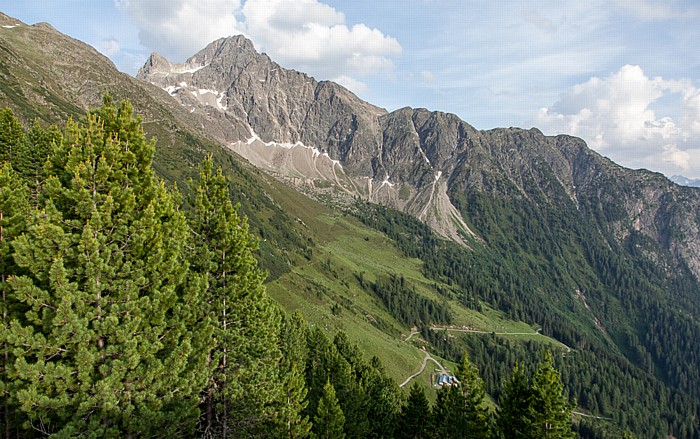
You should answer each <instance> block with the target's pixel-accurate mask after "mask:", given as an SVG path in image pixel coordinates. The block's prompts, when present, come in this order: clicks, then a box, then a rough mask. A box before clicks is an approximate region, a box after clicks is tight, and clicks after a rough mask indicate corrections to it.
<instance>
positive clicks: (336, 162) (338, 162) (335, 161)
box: [323, 152, 343, 169]
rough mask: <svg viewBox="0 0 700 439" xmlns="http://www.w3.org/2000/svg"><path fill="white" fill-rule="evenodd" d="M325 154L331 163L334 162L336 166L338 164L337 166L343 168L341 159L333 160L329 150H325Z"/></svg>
mask: <svg viewBox="0 0 700 439" xmlns="http://www.w3.org/2000/svg"><path fill="white" fill-rule="evenodd" d="M323 156H324V157H327V158H328V160H330V161H331V163H333V166H336V165H337V166H339V167H340V169H343V165H341V164H340V161H339V160H333V159H332V158H331V156H329V155H328V153H327V152H324V153H323Z"/></svg>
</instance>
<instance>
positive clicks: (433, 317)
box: [372, 274, 452, 326]
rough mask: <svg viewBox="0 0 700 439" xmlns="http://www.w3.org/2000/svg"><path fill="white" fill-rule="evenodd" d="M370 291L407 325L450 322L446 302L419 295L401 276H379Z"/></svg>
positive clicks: (395, 316)
mask: <svg viewBox="0 0 700 439" xmlns="http://www.w3.org/2000/svg"><path fill="white" fill-rule="evenodd" d="M372 291H374V292H375V294H377V296H379V298H380V299H382V302H383V303H384V305H385V306H386V307H387V309H388V310H389V313H391V315H392V316H394V318H396V319H397V320H398V321H400V322H401V323H403V324H405V325H407V326H419V325H428V324H431V323H443V324H449V323H452V315H451V314H450V310H449V308H448V307H447V305H446V304H444V303H438V302H435V301H434V300H430V299H426V298H425V297H423V296H421V295H419V294H418V293H416V291H415V290H414V289H413V288H412V287H411V286H409V285H408V283H407V282H406V279H404V277H403V276H396V275H394V274H392V275H391V276H389V278H388V279H387V278H379V279H377V281H376V282H375V283H374V284H372Z"/></svg>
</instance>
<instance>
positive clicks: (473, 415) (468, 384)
mask: <svg viewBox="0 0 700 439" xmlns="http://www.w3.org/2000/svg"><path fill="white" fill-rule="evenodd" d="M455 376H456V377H457V379H458V380H459V384H458V385H452V386H449V387H446V388H442V389H440V390H439V391H438V397H437V401H435V406H434V407H433V420H434V425H435V431H436V433H437V436H438V437H469V438H488V437H490V434H491V433H490V413H489V411H488V409H487V408H486V407H485V406H484V398H485V396H486V393H485V392H484V382H483V381H482V380H481V378H480V377H479V374H478V371H477V370H476V368H475V367H474V365H472V364H471V363H470V362H469V359H468V358H467V356H466V355H464V356H463V358H462V361H461V362H460V364H459V365H458V366H457V370H456V373H455Z"/></svg>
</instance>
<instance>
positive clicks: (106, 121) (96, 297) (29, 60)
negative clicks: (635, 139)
mask: <svg viewBox="0 0 700 439" xmlns="http://www.w3.org/2000/svg"><path fill="white" fill-rule="evenodd" d="M0 25H2V28H0V289H1V290H2V303H1V306H2V325H3V330H2V332H0V351H1V352H0V375H1V376H2V382H1V384H0V427H1V428H0V431H1V432H2V433H0V436H2V437H7V438H35V437H57V438H73V437H90V438H93V437H94V438H101V437H109V438H151V437H152V438H160V437H182V438H239V437H240V438H248V437H265V438H267V437H271V438H285V437H286V438H307V437H309V438H463V437H469V438H472V437H474V438H575V437H580V438H591V439H604V438H622V437H624V438H633V437H639V438H647V437H648V438H667V437H675V438H691V439H692V438H700V301H699V300H698V298H700V188H693V187H687V186H680V185H678V184H675V183H673V182H672V181H670V180H669V179H667V178H666V177H664V176H663V175H661V174H658V173H654V172H651V171H647V170H631V169H628V168H625V167H622V166H620V165H618V164H616V163H614V162H613V161H611V160H609V159H607V158H605V157H603V156H601V155H600V154H598V153H596V152H594V151H593V150H591V149H590V148H589V147H588V146H587V145H586V143H585V142H584V141H583V140H581V139H579V138H576V137H572V136H567V135H559V136H546V135H544V134H543V133H542V132H541V131H540V130H538V129H537V128H532V129H529V130H525V129H519V128H497V129H491V130H478V129H476V128H474V127H472V126H471V125H469V124H468V123H467V122H465V121H462V120H461V119H459V118H458V117H457V116H455V115H453V114H448V113H443V112H432V111H428V110H426V109H413V108H409V107H405V108H401V109H398V110H395V111H387V110H386V109H383V108H380V107H378V106H375V105H373V104H371V103H368V102H365V101H363V100H362V99H360V98H359V97H357V96H356V95H355V94H353V93H352V92H351V91H349V90H348V89H346V88H344V87H343V86H341V85H339V84H337V83H335V82H331V81H317V80H316V79H314V78H313V77H311V76H309V75H307V74H305V73H301V72H298V71H295V70H291V69H286V68H285V67H283V66H282V65H280V64H277V63H276V62H275V61H274V60H273V59H272V58H271V57H270V56H268V55H266V54H264V53H259V52H258V51H257V50H256V49H255V46H254V45H253V43H252V42H251V41H250V40H248V39H247V38H245V37H243V36H241V35H238V36H233V37H228V38H221V39H218V40H215V41H213V42H211V43H210V44H209V45H208V46H206V47H204V48H203V49H202V50H201V51H199V52H197V53H195V54H193V55H192V56H191V57H190V58H188V59H187V60H186V61H185V62H184V63H181V64H177V63H173V62H170V61H169V60H168V59H166V58H165V57H164V56H161V55H159V54H157V53H153V54H152V55H151V56H150V57H149V59H148V60H147V61H146V63H145V65H143V67H142V68H141V69H140V71H139V72H138V74H137V75H136V76H135V77H133V76H130V75H128V74H126V73H121V72H119V71H118V70H117V69H116V67H115V66H114V65H113V64H112V62H111V61H110V60H109V59H108V58H106V57H105V56H103V55H102V54H100V53H99V52H98V51H97V50H95V49H94V48H92V47H90V46H89V45H87V44H85V43H82V42H80V41H78V40H75V39H72V38H70V37H68V36H66V35H64V34H62V33H60V32H59V31H57V30H56V29H54V28H53V27H52V26H51V25H49V24H47V23H39V24H35V25H27V24H24V23H22V22H20V21H19V20H17V19H15V18H12V17H8V16H6V15H3V14H0Z"/></svg>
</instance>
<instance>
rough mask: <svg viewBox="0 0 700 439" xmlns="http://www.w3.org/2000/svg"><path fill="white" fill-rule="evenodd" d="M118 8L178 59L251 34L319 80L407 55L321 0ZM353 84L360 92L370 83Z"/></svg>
mask: <svg viewBox="0 0 700 439" xmlns="http://www.w3.org/2000/svg"><path fill="white" fill-rule="evenodd" d="M114 4H115V6H116V7H117V9H119V10H120V11H122V12H125V13H126V14H127V15H128V16H129V17H130V18H131V19H132V20H133V21H134V23H135V24H136V25H137V27H138V28H139V29H140V33H139V39H140V41H141V44H143V45H144V46H146V47H147V48H148V49H150V50H154V51H157V52H159V53H161V54H163V55H165V56H166V57H167V58H169V59H170V60H171V61H174V62H182V61H183V60H184V59H185V58H187V57H189V56H191V55H194V54H195V53H196V52H197V51H199V50H201V49H203V48H204V47H205V46H206V45H207V44H209V43H210V42H212V41H214V40H216V39H217V38H220V37H226V36H229V35H235V34H244V35H246V36H247V37H248V38H250V39H251V40H252V41H253V43H254V44H255V47H256V48H257V49H258V50H259V51H263V52H266V53H268V54H269V55H270V57H271V58H272V59H273V60H275V61H277V62H279V63H280V64H282V65H284V66H285V67H290V68H295V69H298V70H302V71H304V72H305V73H309V74H312V75H314V76H317V77H318V78H319V79H329V78H337V77H346V78H348V79H351V78H357V76H363V75H373V74H377V73H382V72H384V73H391V72H392V70H393V62H392V57H394V56H397V55H399V54H400V53H401V45H400V44H399V43H398V41H396V39H394V38H392V37H390V36H387V35H384V34H383V33H382V32H381V31H380V30H378V29H373V28H370V27H368V26H366V25H365V24H363V23H358V24H354V25H352V26H350V25H348V24H346V21H345V15H344V14H343V13H342V12H340V11H337V10H336V9H334V8H333V7H331V6H329V5H327V4H324V3H321V2H319V1H318V0H247V1H245V2H244V3H243V2H242V1H241V0H150V1H147V0H114ZM352 80H353V81H355V83H354V86H355V87H357V86H359V84H362V83H361V82H359V81H357V80H356V79H352ZM346 82H347V83H350V82H348V81H346ZM364 87H366V86H364ZM359 88H362V86H360V87H359ZM356 89H357V88H356Z"/></svg>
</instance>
